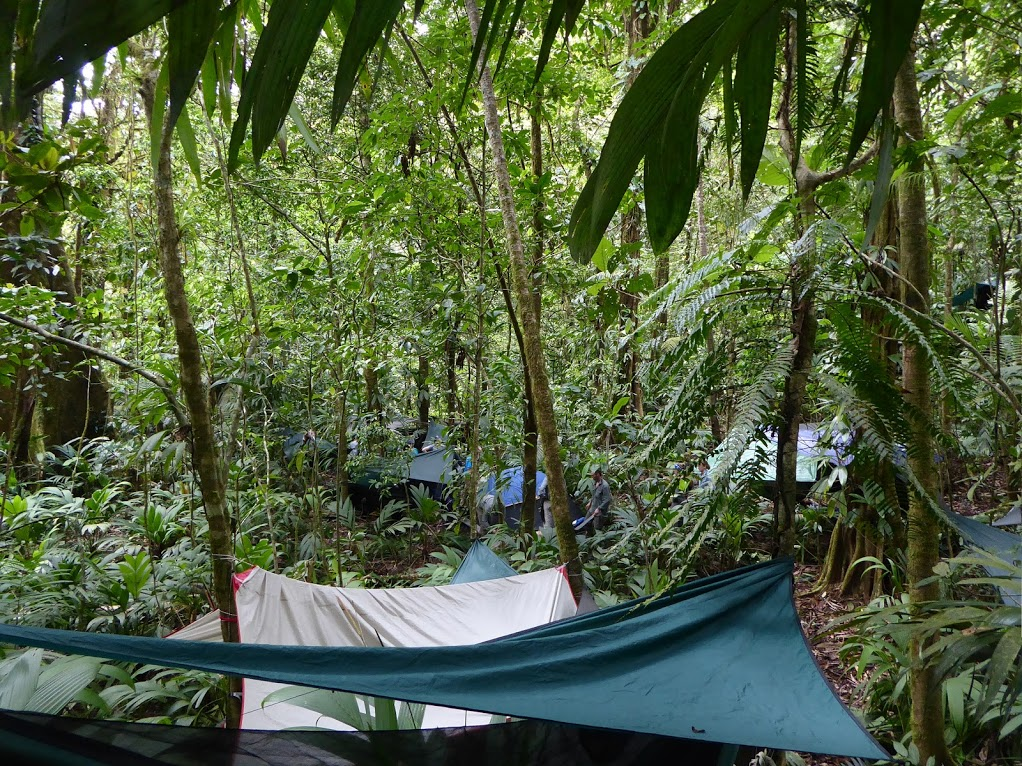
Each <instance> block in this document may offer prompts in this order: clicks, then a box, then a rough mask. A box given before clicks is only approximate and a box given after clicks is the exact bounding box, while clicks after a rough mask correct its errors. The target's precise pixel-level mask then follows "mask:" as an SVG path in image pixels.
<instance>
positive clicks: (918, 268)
mask: <svg viewBox="0 0 1022 766" xmlns="http://www.w3.org/2000/svg"><path fill="white" fill-rule="evenodd" d="M894 114H895V117H896V119H897V121H898V126H899V128H900V129H901V131H902V134H903V138H902V142H903V143H911V142H913V141H919V140H921V139H922V138H923V137H924V132H923V115H922V111H921V110H920V108H919V91H918V89H917V86H916V69H915V52H914V51H910V52H909V54H908V56H907V57H906V58H905V62H904V63H903V64H902V66H901V69H899V70H898V76H897V78H896V79H895V81H894ZM923 169H924V168H923V163H922V161H921V160H918V161H916V163H915V164H914V165H913V166H911V167H909V169H908V172H906V173H905V174H904V175H903V176H902V177H901V179H899V181H898V213H899V230H900V235H901V248H900V257H901V274H902V275H903V276H904V278H905V284H904V287H903V302H904V304H905V306H906V307H907V308H909V309H912V310H913V311H917V312H919V313H920V314H923V315H928V314H929V312H930V248H929V241H928V239H927V236H928V235H927V217H926V187H925V186H924V185H923V182H922V173H923ZM923 332H926V329H925V328H923ZM903 348H904V351H903V355H902V387H903V388H904V389H905V400H906V402H907V403H908V405H909V409H910V412H909V417H910V422H909V427H910V429H911V433H912V444H911V445H910V449H909V451H908V464H909V468H910V469H911V470H912V473H914V474H915V476H916V478H917V479H918V480H919V483H920V487H919V489H918V490H917V489H915V488H910V491H909V505H908V576H909V599H910V603H913V604H917V603H920V602H924V601H932V600H934V599H936V598H937V597H938V596H939V595H940V593H939V586H938V584H937V583H936V582H931V583H930V584H928V585H920V582H921V581H923V580H926V579H928V578H931V577H932V576H933V568H934V567H935V566H936V565H937V564H938V563H939V562H940V549H939V545H938V543H939V537H938V534H939V526H938V524H937V519H936V517H935V516H934V514H933V512H932V511H931V510H930V506H929V504H928V502H927V498H926V497H925V495H929V496H930V497H933V496H935V495H936V493H937V471H936V467H935V465H934V462H933V440H932V437H931V428H930V426H931V424H930V420H931V416H932V405H931V402H930V360H929V358H928V357H927V355H926V351H925V350H924V348H923V347H922V346H921V345H920V344H918V343H916V342H913V341H912V340H906V341H905V342H904V346H903ZM921 493H924V494H921ZM924 648H925V646H924V645H923V644H922V643H921V642H920V641H919V640H918V639H913V641H912V645H911V649H912V658H913V660H912V668H911V691H912V740H913V742H914V743H915V745H916V747H917V748H919V761H920V763H926V762H927V761H928V760H929V759H930V758H933V759H934V760H935V762H936V763H937V764H938V766H942V765H943V764H950V763H952V760H951V755H950V754H949V753H948V750H947V746H946V745H945V744H944V714H943V710H942V707H941V690H940V683H939V681H938V680H937V678H936V677H935V676H934V674H933V670H932V669H931V668H928V667H926V666H924V665H923V663H922V661H921V659H920V658H919V655H920V652H922V650H923V649H924Z"/></svg>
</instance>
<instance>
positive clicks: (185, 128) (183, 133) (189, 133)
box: [177, 105, 202, 186]
mask: <svg viewBox="0 0 1022 766" xmlns="http://www.w3.org/2000/svg"><path fill="white" fill-rule="evenodd" d="M177 140H178V142H179V143H180V144H181V151H182V152H183V153H184V155H185V161H186V162H187V163H188V168H189V169H190V170H191V171H192V175H194V176H195V182H196V183H197V184H199V185H200V186H201V185H202V166H201V165H200V164H199V149H198V146H196V144H195V131H194V130H193V129H192V120H191V118H190V117H189V116H188V107H187V105H186V106H185V108H184V109H182V110H181V116H180V118H179V119H178V121H177Z"/></svg>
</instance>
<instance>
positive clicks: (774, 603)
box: [0, 560, 887, 759]
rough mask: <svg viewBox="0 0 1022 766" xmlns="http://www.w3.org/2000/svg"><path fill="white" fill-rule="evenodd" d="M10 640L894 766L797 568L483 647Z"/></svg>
mask: <svg viewBox="0 0 1022 766" xmlns="http://www.w3.org/2000/svg"><path fill="white" fill-rule="evenodd" d="M511 579H513V578H511ZM491 582H492V581H491ZM496 582H499V581H496ZM483 585H486V583H477V584H472V585H470V586H447V587H448V588H464V587H475V586H483ZM366 593H369V591H366ZM244 630H245V628H244V626H242V635H243V636H244ZM0 641H4V642H8V643H12V644H18V645H27V646H38V647H42V648H46V649H51V650H55V651H63V652H68V653H72V654H84V655H89V656H96V657H104V658H107V659H115V660H125V661H130V662H142V663H148V664H155V665H161V666H165V667H176V668H186V669H194V670H205V671H210V672H214V673H224V674H230V675H240V676H244V677H248V678H256V679H261V680H263V681H267V682H274V683H286V684H303V685H307V686H314V687H319V688H325V689H338V690H345V691H351V692H357V693H362V694H372V695H375V696H380V697H387V698H390V699H404V700H412V701H418V702H425V703H429V704H436V705H445V706H455V707H460V708H464V709H468V710H484V711H489V712H493V713H500V714H505V715H513V716H519V717H524V718H535V719H541V720H545V721H553V722H560V723H566V724H571V725H576V726H596V727H602V728H608V729H617V730H621V731H632V732H640V733H648V734H661V735H667V736H671V737H682V738H686V739H691V740H699V741H703V742H728V743H735V744H751V745H758V746H764V747H772V748H778V749H783V750H795V751H809V752H821V753H829V754H835V755H845V756H852V757H860V758H868V759H883V758H886V757H887V754H886V753H885V752H884V750H883V749H882V748H881V747H880V746H879V745H878V744H877V742H876V741H875V740H874V739H873V738H872V737H871V736H870V735H869V734H868V733H867V732H866V731H865V730H864V729H863V728H862V726H861V725H860V724H859V722H858V721H857V720H856V719H855V718H854V716H852V715H851V713H850V712H849V711H848V710H847V709H846V708H845V707H844V705H843V704H842V703H841V702H840V700H839V699H838V698H837V696H836V695H835V693H834V691H833V690H832V689H831V688H830V686H829V685H828V684H827V682H826V680H825V679H824V678H823V676H822V675H821V674H820V671H819V668H818V667H817V666H816V664H815V661H814V659H813V656H812V654H811V652H810V651H809V648H808V646H807V644H806V642H805V638H804V635H803V634H802V630H801V625H800V623H799V620H798V615H797V613H796V612H795V608H794V603H793V601H792V562H791V561H790V560H777V561H772V562H767V563H765V564H760V565H755V566H752V567H746V568H744V569H739V570H736V571H734V572H728V573H725V574H722V575H717V576H715V577H710V578H705V579H703V580H697V581H694V582H692V583H689V584H687V585H685V586H683V587H681V588H678V589H677V590H675V591H673V592H672V593H669V594H667V595H665V596H662V597H660V598H657V599H645V600H640V601H634V602H628V603H625V604H621V605H619V606H617V607H612V608H609V609H604V610H602V611H599V612H595V613H592V614H589V615H585V616H582V617H576V618H574V619H569V620H563V621H560V622H558V623H554V624H552V625H547V626H542V627H538V628H535V629H532V630H529V631H526V632H524V633H520V634H517V635H512V636H508V637H505V638H499V639H496V640H493V641H489V642H486V643H481V644H474V645H468V646H424V647H319V646H274V645H261V644H255V645H253V644H216V643H198V642H184V641H166V640H163V639H156V638H140V637H134V636H115V635H99V634H90V633H78V632H73V631H60V630H51V629H44V628H28V627H20V626H9V625H4V626H0Z"/></svg>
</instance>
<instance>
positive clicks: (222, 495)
mask: <svg viewBox="0 0 1022 766" xmlns="http://www.w3.org/2000/svg"><path fill="white" fill-rule="evenodd" d="M155 85H156V72H155V71H150V72H148V73H146V74H145V75H144V76H143V79H142V82H141V86H140V89H139V91H140V93H141V96H142V100H143V103H144V105H145V110H146V116H147V117H148V119H149V121H150V122H151V121H152V117H153V105H154V99H155ZM173 133H174V126H173V125H170V124H169V123H168V124H166V125H164V126H163V128H162V130H161V140H160V149H159V158H158V161H157V166H156V169H155V174H154V176H153V194H154V196H155V198H156V215H157V222H158V227H159V232H158V240H159V252H160V268H161V270H162V272H163V293H164V297H165V298H166V300H167V308H168V311H169V313H170V316H171V319H172V320H173V323H174V339H175V341H176V343H177V355H178V361H179V363H180V366H181V388H182V390H183V392H184V398H185V406H186V407H187V408H188V415H189V418H190V420H191V426H192V428H191V437H192V460H193V462H194V464H195V470H196V473H197V474H198V476H199V488H200V490H201V491H202V504H203V508H204V509H205V512H206V519H207V521H208V523H209V548H210V557H211V558H212V561H213V565H212V568H213V593H214V596H215V598H216V603H217V607H218V608H219V609H220V615H221V620H220V629H221V631H222V635H223V639H224V641H226V642H236V641H237V640H238V618H237V608H236V606H235V603H234V588H233V582H232V578H233V574H234V555H233V553H234V552H233V546H232V544H231V519H230V512H229V510H228V508H227V496H226V483H225V476H224V474H225V472H224V465H223V463H222V461H221V459H220V454H219V451H218V449H217V444H216V437H215V435H214V433H213V419H212V416H211V412H210V401H209V386H208V385H207V384H206V381H205V379H204V378H203V374H202V352H201V349H200V348H199V339H198V336H197V335H196V333H195V325H194V324H193V322H192V314H191V308H190V307H189V305H188V296H187V294H186V293H185V280H184V273H183V271H182V268H181V258H180V255H179V253H178V244H179V242H180V239H181V232H180V230H179V229H178V225H177V217H176V213H175V210H174V187H173V169H172V166H171V155H170V147H171V138H172V136H173ZM230 688H231V692H232V693H231V695H230V697H229V698H228V704H227V722H228V726H230V727H232V728H237V726H238V725H239V724H240V714H241V708H240V702H241V699H240V696H239V695H238V694H237V692H238V691H240V680H239V679H234V678H231V680H230Z"/></svg>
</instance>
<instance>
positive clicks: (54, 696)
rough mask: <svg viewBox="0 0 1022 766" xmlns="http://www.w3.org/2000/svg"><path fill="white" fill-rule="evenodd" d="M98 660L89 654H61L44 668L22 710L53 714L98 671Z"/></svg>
mask: <svg viewBox="0 0 1022 766" xmlns="http://www.w3.org/2000/svg"><path fill="white" fill-rule="evenodd" d="M99 664H100V663H99V660H97V659H95V658H93V657H64V658H62V659H59V660H57V661H56V662H54V663H52V664H51V665H50V666H49V667H47V668H46V669H45V670H44V671H43V673H42V675H41V676H40V678H39V686H38V688H36V690H35V693H34V694H33V695H32V698H31V699H30V700H29V701H28V705H27V706H26V707H25V709H26V710H29V711H32V712H34V713H45V714H47V715H57V714H58V713H60V711H61V710H63V709H64V708H65V707H67V706H68V705H70V704H71V703H72V702H74V700H75V698H76V697H77V696H78V695H79V694H80V693H81V692H82V691H83V690H84V689H85V688H86V687H88V685H89V684H91V683H92V682H93V681H95V680H96V676H97V675H98V674H99Z"/></svg>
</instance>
